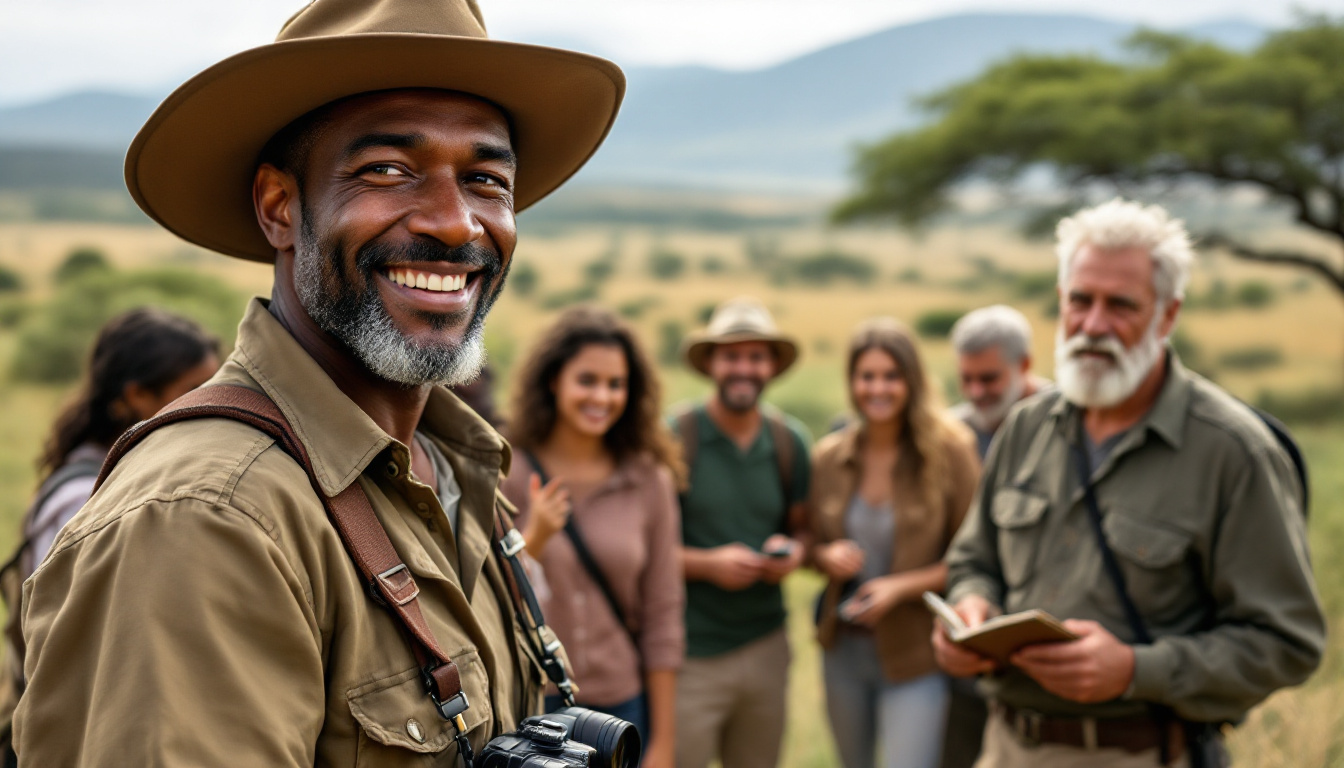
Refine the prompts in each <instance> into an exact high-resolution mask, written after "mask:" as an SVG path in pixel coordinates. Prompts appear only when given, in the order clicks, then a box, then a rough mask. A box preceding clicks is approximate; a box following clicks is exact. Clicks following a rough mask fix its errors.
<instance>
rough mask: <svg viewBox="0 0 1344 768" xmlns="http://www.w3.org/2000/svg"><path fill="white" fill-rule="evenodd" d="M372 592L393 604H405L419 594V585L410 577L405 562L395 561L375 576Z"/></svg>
mask: <svg viewBox="0 0 1344 768" xmlns="http://www.w3.org/2000/svg"><path fill="white" fill-rule="evenodd" d="M374 578H375V579H376V585H375V589H374V592H375V593H376V594H378V595H379V596H380V597H383V598H384V599H386V600H391V601H392V604H393V605H405V604H407V603H409V602H411V601H412V600H414V599H415V598H416V597H418V596H419V595H420V586H419V585H418V584H416V583H415V579H413V578H411V572H410V570H409V569H407V567H406V564H405V563H397V564H396V565H394V566H392V567H391V568H388V569H387V570H386V571H383V572H382V573H380V574H378V575H377V576H376V577H374Z"/></svg>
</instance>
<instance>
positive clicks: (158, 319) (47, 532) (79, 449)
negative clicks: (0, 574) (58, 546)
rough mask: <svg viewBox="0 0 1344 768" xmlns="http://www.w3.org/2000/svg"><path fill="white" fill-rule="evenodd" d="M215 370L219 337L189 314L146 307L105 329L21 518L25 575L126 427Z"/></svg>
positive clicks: (59, 420)
mask: <svg viewBox="0 0 1344 768" xmlns="http://www.w3.org/2000/svg"><path fill="white" fill-rule="evenodd" d="M218 369H219V340H218V339H216V338H215V337H213V336H211V335H209V334H208V333H206V332H205V331H203V330H202V329H201V327H200V326H198V325H196V323H194V322H192V321H190V320H187V319H186V318H183V317H178V316H177V315H174V314H170V313H168V312H164V311H163V310H160V309H154V308H152V307H143V308H140V309H133V310H130V311H129V312H125V313H123V314H121V315H118V316H117V317H114V318H112V319H111V320H109V321H108V322H107V323H106V324H105V325H104V326H103V327H102V330H100V331H99V332H98V338H97V340H95V341H94V343H93V351H92V352H91V354H90V356H89V369H88V373H87V375H86V376H85V378H84V382H83V384H82V385H81V386H80V388H79V390H78V392H77V394H76V395H75V397H74V399H72V400H71V401H70V403H69V404H67V405H66V406H65V408H64V409H63V410H62V411H61V413H60V415H59V416H57V417H56V422H55V424H53V425H52V428H51V435H50V436H49V437H48V438H47V442H46V445H45V446H44V447H43V449H42V456H41V458H40V459H39V460H38V470H39V472H40V473H41V476H42V483H41V486H40V487H39V488H38V492H37V494H36V496H35V498H34V502H33V504H32V506H31V507H30V508H29V510H28V512H27V514H26V515H25V516H24V520H23V533H22V536H23V538H22V541H23V544H22V545H21V546H22V547H24V550H23V551H22V552H21V553H20V566H21V571H22V575H23V576H24V577H25V578H26V577H27V576H28V575H30V574H31V573H32V572H33V570H34V569H35V568H36V567H37V565H38V564H39V563H41V562H42V558H44V557H46V554H47V550H48V549H50V548H51V545H52V542H53V541H55V539H56V534H57V533H59V532H60V530H61V527H62V526H64V525H65V524H66V523H67V522H69V520H70V518H71V517H73V516H74V514H75V513H76V512H78V511H79V508H80V507H82V506H84V502H86V501H88V500H89V496H90V495H91V494H92V493H93V482H94V480H95V479H96V478H97V475H98V468H99V467H100V466H101V465H102V463H103V458H104V457H105V456H107V451H108V449H109V448H111V447H112V444H113V443H115V442H116V441H117V438H118V437H121V433H123V432H125V431H126V430H127V429H130V427H131V425H133V424H135V423H136V422H137V421H140V420H142V419H147V418H149V417H150V416H153V415H154V414H155V413H157V412H158V410H159V409H160V408H162V407H163V406H165V405H167V404H168V403H170V402H172V401H173V400H176V399H177V398H178V397H181V396H182V395H184V394H186V393H187V392H189V391H191V390H193V389H195V388H196V387H198V386H200V385H201V384H202V383H204V382H205V380H206V379H208V378H210V377H211V376H213V375H214V373H215V371H216V370H218Z"/></svg>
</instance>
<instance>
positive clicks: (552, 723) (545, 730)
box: [476, 707, 643, 768]
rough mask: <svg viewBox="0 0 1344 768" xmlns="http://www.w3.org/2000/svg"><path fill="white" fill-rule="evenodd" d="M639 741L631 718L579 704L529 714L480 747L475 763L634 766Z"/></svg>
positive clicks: (506, 767) (482, 767) (535, 767)
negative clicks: (512, 727)
mask: <svg viewBox="0 0 1344 768" xmlns="http://www.w3.org/2000/svg"><path fill="white" fill-rule="evenodd" d="M642 750H643V745H642V744H641V743H640V739H639V731H638V730H636V728H635V726H634V725H632V724H631V723H629V722H627V721H625V720H622V719H620V718H619V717H615V716H613V715H605V714H603V713H601V712H594V711H593V710H591V709H584V708H583V707H564V708H563V709H558V710H556V711H554V712H552V713H550V714H549V715H541V716H540V717H529V718H527V719H526V720H524V721H523V722H521V723H519V726H518V730H516V731H511V732H509V733H506V734H504V735H503V736H497V737H495V738H493V739H491V740H490V743H489V744H486V745H485V749H483V750H481V756H480V757H479V758H478V759H477V760H476V766H477V768H637V766H638V765H639V758H640V753H641V751H642Z"/></svg>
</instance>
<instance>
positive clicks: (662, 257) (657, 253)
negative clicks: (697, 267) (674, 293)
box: [649, 248, 686, 280]
mask: <svg viewBox="0 0 1344 768" xmlns="http://www.w3.org/2000/svg"><path fill="white" fill-rule="evenodd" d="M685 271H686V257H685V256H682V255H681V254H680V253H674V252H672V251H668V250H664V249H662V248H656V249H654V250H653V252H651V253H650V254H649V273H650V274H652V275H653V277H654V279H656V280H675V279H677V278H678V277H681V275H682V273H683V272H685Z"/></svg>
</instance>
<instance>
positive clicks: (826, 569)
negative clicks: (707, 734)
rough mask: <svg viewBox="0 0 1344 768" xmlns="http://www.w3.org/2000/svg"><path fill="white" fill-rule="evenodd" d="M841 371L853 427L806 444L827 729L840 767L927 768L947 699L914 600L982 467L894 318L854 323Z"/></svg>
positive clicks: (937, 577)
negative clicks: (820, 582) (810, 446)
mask: <svg viewBox="0 0 1344 768" xmlns="http://www.w3.org/2000/svg"><path fill="white" fill-rule="evenodd" d="M846 373H847V376H848V383H849V395H850V400H851V402H852V404H853V406H854V410H855V412H856V413H857V414H858V419H856V420H855V421H854V422H853V423H851V424H850V425H849V426H847V427H846V428H844V429H843V430H841V431H840V432H836V433H832V434H831V435H828V436H827V437H825V438H823V439H822V440H820V441H819V442H818V443H817V446H816V448H815V450H814V451H813V457H812V466H813V469H812V490H811V495H810V498H809V500H808V506H809V515H810V518H811V524H812V531H813V534H814V536H815V537H816V540H815V543H814V544H813V548H812V551H811V558H812V562H813V563H815V564H816V566H817V567H818V568H819V569H820V570H821V571H822V572H823V573H825V574H826V575H827V576H828V577H829V579H830V583H829V584H828V585H827V589H826V592H825V594H824V595H823V598H822V604H821V607H820V616H819V619H820V620H819V625H818V636H819V640H820V641H821V644H822V646H823V647H824V648H825V653H824V657H823V668H824V678H825V681H826V705H827V711H828V714H829V715H830V720H831V730H832V732H833V733H834V735H835V740H836V745H837V746H838V748H839V751H840V757H841V760H842V761H843V763H844V765H845V768H872V767H873V766H875V765H878V766H881V768H934V767H935V766H936V765H937V764H938V760H939V754H940V751H941V748H942V742H943V740H942V732H943V726H944V719H945V716H946V715H945V710H946V706H947V695H948V694H947V681H946V678H944V677H943V676H942V675H941V674H940V673H939V672H938V671H937V669H936V667H935V665H934V660H933V647H932V644H931V642H930V639H929V638H930V636H931V633H932V628H933V627H932V618H931V616H930V614H929V613H928V611H927V610H925V608H924V606H923V605H922V604H921V595H923V593H924V591H925V590H932V591H935V592H939V591H942V590H943V588H944V587H945V586H946V582H947V566H946V565H945V564H944V563H943V562H942V558H943V553H944V552H945V551H946V550H947V547H948V545H949V544H950V543H951V540H952V536H953V534H955V533H956V531H957V528H958V526H960V524H961V520H962V518H963V517H964V516H965V514H966V510H967V508H968V506H969V505H970V502H971V495H972V494H973V493H974V491H975V485H976V482H977V480H978V477H979V470H980V467H979V460H978V459H977V458H976V453H975V443H974V438H973V437H972V435H971V434H970V433H969V431H968V430H966V428H965V427H964V426H963V425H961V424H960V423H958V422H957V421H955V420H953V419H952V418H950V417H948V416H947V415H945V413H944V411H943V408H942V407H941V405H940V403H939V402H938V397H937V395H936V393H935V392H934V390H933V389H932V387H930V385H929V381H928V380H927V378H926V377H925V373H924V364H923V361H922V360H921V359H920V355H919V349H918V348H917V347H916V346H915V341H914V339H913V337H912V336H911V334H910V333H909V331H908V330H907V329H906V328H905V326H903V325H901V324H900V323H899V322H897V321H896V320H893V319H891V318H877V319H874V320H870V321H867V322H865V323H863V324H862V325H860V326H859V328H858V329H857V330H856V332H855V333H854V336H853V339H852V340H851V342H850V346H849V355H848V361H847V368H846ZM879 743H880V744H881V745H882V754H881V759H880V760H878V759H877V758H878V756H877V754H876V752H877V745H878V744H879Z"/></svg>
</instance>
